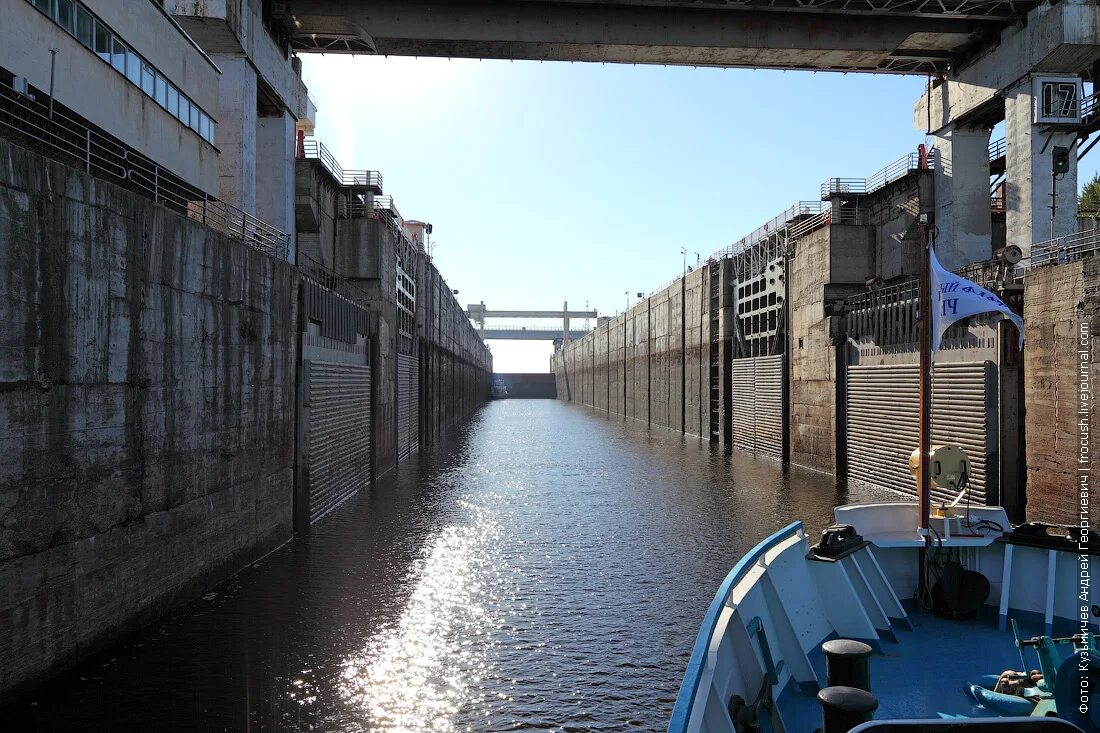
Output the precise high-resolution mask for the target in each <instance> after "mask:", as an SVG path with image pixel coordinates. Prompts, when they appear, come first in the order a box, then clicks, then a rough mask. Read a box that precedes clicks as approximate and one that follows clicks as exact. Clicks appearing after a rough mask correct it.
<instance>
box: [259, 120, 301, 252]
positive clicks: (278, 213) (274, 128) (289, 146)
mask: <svg viewBox="0 0 1100 733" xmlns="http://www.w3.org/2000/svg"><path fill="white" fill-rule="evenodd" d="M294 125H295V121H294V118H293V117H291V116H290V115H289V114H288V113H286V112H283V113H281V114H277V115H270V116H268V115H265V116H263V117H259V118H258V119H257V123H256V170H258V171H260V175H258V176H256V216H258V217H259V218H260V219H261V220H262V221H264V222H266V223H267V224H270V225H271V226H273V227H275V228H276V229H279V230H280V231H283V232H286V233H287V234H289V235H290V242H291V251H290V261H291V262H294V260H295V257H294V254H295V253H294V241H295V237H294V215H293V212H294V146H295V140H294V135H295V126H294Z"/></svg>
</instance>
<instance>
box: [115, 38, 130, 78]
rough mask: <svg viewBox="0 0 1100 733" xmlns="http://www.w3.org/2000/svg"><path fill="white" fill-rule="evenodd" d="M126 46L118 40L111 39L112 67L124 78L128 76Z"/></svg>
mask: <svg viewBox="0 0 1100 733" xmlns="http://www.w3.org/2000/svg"><path fill="white" fill-rule="evenodd" d="M127 51H129V49H128V48H126V44H125V43H123V42H122V41H120V40H118V39H117V38H114V37H112V38H111V66H113V67H115V70H116V71H118V72H119V73H120V74H122V75H123V76H125V75H126V52H127Z"/></svg>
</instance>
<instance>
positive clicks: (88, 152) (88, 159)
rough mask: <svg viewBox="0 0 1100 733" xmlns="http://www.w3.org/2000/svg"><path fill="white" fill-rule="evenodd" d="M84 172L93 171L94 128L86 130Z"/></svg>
mask: <svg viewBox="0 0 1100 733" xmlns="http://www.w3.org/2000/svg"><path fill="white" fill-rule="evenodd" d="M84 172H85V173H88V174H89V175H90V174H91V172H92V128H90V127H89V128H86V129H85V130H84Z"/></svg>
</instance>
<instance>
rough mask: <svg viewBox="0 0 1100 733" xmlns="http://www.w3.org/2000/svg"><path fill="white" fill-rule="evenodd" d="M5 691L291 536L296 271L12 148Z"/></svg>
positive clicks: (6, 297) (3, 203)
mask: <svg viewBox="0 0 1100 733" xmlns="http://www.w3.org/2000/svg"><path fill="white" fill-rule="evenodd" d="M0 271H3V272H4V273H6V275H5V277H4V278H3V279H0V305H2V307H3V317H2V318H0V335H2V338H0V344H3V349H2V354H3V358H2V359H0V426H3V428H2V430H0V435H3V438H2V439H0V442H2V444H3V448H4V453H5V455H6V456H7V460H4V461H2V462H0V505H3V506H4V507H5V511H4V514H3V518H2V523H0V588H3V593H0V690H8V691H10V690H12V689H13V688H14V687H15V686H18V685H20V684H21V683H28V682H30V681H33V680H35V679H37V678H40V677H42V676H43V675H46V674H48V673H49V672H50V671H51V670H55V669H59V668H61V667H64V666H68V665H71V664H73V663H74V662H75V661H76V660H77V659H78V658H79V657H83V656H86V655H87V654H90V653H92V652H93V651H94V650H96V649H97V648H98V647H100V646H102V645H103V644H105V643H107V642H108V641H109V640H111V639H113V638H116V637H117V636H118V635H120V634H122V633H124V632H125V631H126V630H128V629H130V628H132V627H134V626H135V625H137V624H139V623H141V622H143V621H147V620H149V619H151V618H152V617H153V616H154V615H155V614H158V613H160V612H162V611H164V610H165V609H167V608H169V607H171V606H172V605H173V604H175V603H178V602H180V601H182V600H184V599H186V598H187V597H189V596H190V595H191V594H193V593H195V592H196V591H198V590H200V589H201V588H203V587H205V586H206V585H208V584H210V583H212V582H215V581H217V580H220V579H221V578H223V577H225V575H227V574H228V573H229V572H231V571H232V570H235V569H236V568H238V567H240V566H241V565H243V564H245V563H247V562H249V561H251V560H253V559H255V558H257V557H259V556H260V555H262V554H263V553H264V552H266V551H268V550H269V549H271V548H272V547H274V546H275V545H277V544H278V543H280V542H282V541H284V540H285V539H287V538H288V537H289V536H290V534H291V522H292V517H291V513H292V491H293V463H294V425H293V416H294V379H295V363H296V358H297V346H296V337H297V334H296V317H295V316H294V313H295V308H296V286H297V278H296V274H295V272H294V270H293V269H292V268H291V267H290V266H289V265H287V264H286V263H284V262H280V261H276V260H273V259H271V258H270V257H267V256H265V255H263V254H261V253H259V252H257V251H254V250H251V249H248V248H246V247H244V246H242V245H241V244H240V243H239V242H238V241H235V240H233V239H231V238H228V237H225V236H222V235H220V234H217V233H215V232H214V231H212V230H210V229H207V228H205V227H203V226H202V225H200V224H197V223H195V222H192V221H189V220H187V219H185V218H183V217H180V216H177V215H175V214H173V213H171V212H169V211H168V210H166V209H164V208H163V207H158V206H155V205H154V204H153V203H152V202H150V201H148V200H146V199H143V198H140V197H138V196H136V195H134V194H132V193H129V192H127V191H125V190H123V189H120V188H118V187H115V186H112V185H110V184H107V183H104V182H102V181H97V180H95V179H93V178H90V177H88V176H85V175H83V174H82V173H79V172H77V171H74V170H73V169H70V168H67V167H64V166H61V165H58V164H54V163H50V162H48V161H46V160H44V159H43V158H40V157H38V156H36V155H34V154H31V153H29V152H27V151H25V150H23V149H21V148H18V147H16V146H13V145H10V144H8V143H6V142H3V141H0Z"/></svg>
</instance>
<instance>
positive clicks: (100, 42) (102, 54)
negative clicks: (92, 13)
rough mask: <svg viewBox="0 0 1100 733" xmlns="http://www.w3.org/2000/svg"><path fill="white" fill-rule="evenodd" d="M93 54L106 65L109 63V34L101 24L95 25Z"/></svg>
mask: <svg viewBox="0 0 1100 733" xmlns="http://www.w3.org/2000/svg"><path fill="white" fill-rule="evenodd" d="M95 53H96V56H99V58H101V59H103V60H104V61H106V62H107V63H111V32H110V31H109V30H107V29H106V28H104V27H103V26H102V25H101V24H99V23H96V24H95Z"/></svg>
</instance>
